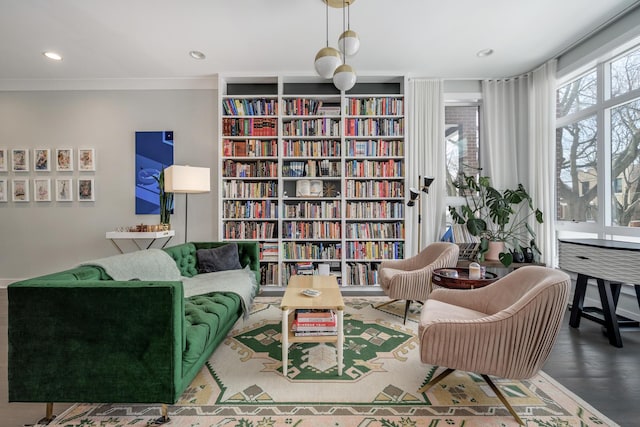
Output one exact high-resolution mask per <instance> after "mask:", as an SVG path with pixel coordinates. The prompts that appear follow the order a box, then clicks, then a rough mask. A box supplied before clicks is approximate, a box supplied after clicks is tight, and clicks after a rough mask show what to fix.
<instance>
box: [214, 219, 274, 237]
mask: <svg viewBox="0 0 640 427" xmlns="http://www.w3.org/2000/svg"><path fill="white" fill-rule="evenodd" d="M223 233H224V238H225V239H275V238H276V237H277V235H278V224H277V223H275V222H255V221H227V222H225V223H224V230H223Z"/></svg>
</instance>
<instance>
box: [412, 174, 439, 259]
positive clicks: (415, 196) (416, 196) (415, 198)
mask: <svg viewBox="0 0 640 427" xmlns="http://www.w3.org/2000/svg"><path fill="white" fill-rule="evenodd" d="M422 179H423V177H422V176H420V175H418V183H419V184H420V185H421V186H422V187H420V189H419V190H416V189H415V188H413V187H411V188H409V197H410V198H409V201H408V202H407V206H409V207H412V206H415V205H416V202H417V203H418V251H421V250H422V246H421V242H420V239H421V236H422V201H421V197H420V192H422V193H425V194H429V187H430V186H431V184H433V178H432V177H428V176H425V177H424V181H422Z"/></svg>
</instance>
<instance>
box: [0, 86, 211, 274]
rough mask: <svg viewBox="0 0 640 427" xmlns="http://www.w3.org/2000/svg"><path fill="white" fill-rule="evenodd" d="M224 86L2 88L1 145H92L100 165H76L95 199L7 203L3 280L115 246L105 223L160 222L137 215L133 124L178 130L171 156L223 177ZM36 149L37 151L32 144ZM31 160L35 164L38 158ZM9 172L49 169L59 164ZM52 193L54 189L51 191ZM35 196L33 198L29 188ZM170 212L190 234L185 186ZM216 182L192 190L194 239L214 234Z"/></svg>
mask: <svg viewBox="0 0 640 427" xmlns="http://www.w3.org/2000/svg"><path fill="white" fill-rule="evenodd" d="M217 115H218V110H217V91H216V90H211V89H204V90H203V89H198V90H83V91H74V90H65V91H7V92H0V147H3V148H7V149H9V150H10V149H12V148H23V147H24V148H28V149H30V150H32V149H33V148H50V149H51V150H52V154H53V153H54V150H55V149H56V148H62V147H72V148H74V149H77V148H79V147H91V148H95V150H96V166H97V170H96V171H95V172H83V173H82V174H81V173H79V172H78V171H77V167H76V168H75V169H76V171H74V172H73V174H72V177H73V178H74V191H77V188H76V187H75V186H76V184H77V181H76V179H77V178H78V177H79V176H87V177H89V176H92V177H93V178H94V179H95V197H96V201H95V202H78V201H77V196H76V195H74V201H73V202H71V203H69V202H66V203H64V202H55V201H52V202H37V203H36V202H33V201H31V202H29V203H14V202H12V201H11V197H9V202H7V203H0V286H2V285H3V284H4V285H6V284H7V283H8V282H10V281H12V280H13V279H20V278H26V277H33V276H35V275H40V274H44V273H49V272H55V271H59V270H62V269H64V268H68V267H73V266H75V265H77V264H78V263H79V262H82V261H86V260H89V259H93V258H99V257H105V256H109V255H114V254H117V253H118V252H117V249H116V248H115V247H114V246H113V244H112V243H111V242H110V241H108V240H106V239H105V232H107V231H112V230H115V228H116V227H120V226H128V225H135V224H141V223H144V224H157V223H158V222H159V216H158V215H135V191H134V182H135V181H134V178H135V177H134V173H135V172H134V169H135V155H134V152H135V132H136V131H145V130H146V131H162V130H172V131H173V132H174V163H176V164H188V165H192V166H209V167H211V168H212V169H211V178H212V184H214V183H215V182H217V180H216V176H217V173H218V171H217V167H216V165H217V155H218V154H217V153H218V150H217V145H216V139H217ZM31 154H32V152H31ZM31 169H33V167H31ZM53 169H54V170H52V171H51V172H48V173H43V172H39V173H37V174H36V173H35V172H33V171H32V172H29V173H28V174H25V173H22V174H16V173H14V172H0V175H1V176H2V177H6V178H8V179H9V180H12V179H13V178H14V177H16V176H18V177H27V176H28V177H29V178H30V179H33V178H34V177H36V176H38V177H48V178H51V179H52V185H53V184H54V180H55V178H56V177H60V176H66V175H68V174H69V173H67V174H63V173H61V172H55V168H53ZM54 199H55V198H54ZM31 200H33V197H31ZM175 205H176V209H175V213H174V215H172V217H171V222H172V227H173V228H174V229H175V230H176V236H175V237H174V238H173V239H172V241H171V242H170V244H169V245H172V244H177V243H181V242H183V241H184V195H176V202H175ZM217 213H218V209H217V191H216V188H215V186H214V185H212V191H211V193H208V194H194V195H191V196H190V197H189V222H188V225H189V231H188V237H189V240H191V241H196V240H200V241H201V240H217V223H218V218H217V215H218V214H217Z"/></svg>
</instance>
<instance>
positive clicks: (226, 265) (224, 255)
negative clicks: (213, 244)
mask: <svg viewBox="0 0 640 427" xmlns="http://www.w3.org/2000/svg"><path fill="white" fill-rule="evenodd" d="M196 257H197V259H198V273H213V272H216V271H228V270H240V269H241V268H242V266H241V265H240V259H239V258H238V245H236V244H235V243H229V244H227V245H224V246H219V247H217V248H210V249H198V250H197V251H196Z"/></svg>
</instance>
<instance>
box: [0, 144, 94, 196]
mask: <svg viewBox="0 0 640 427" xmlns="http://www.w3.org/2000/svg"><path fill="white" fill-rule="evenodd" d="M95 170H96V151H95V149H93V148H55V149H51V148H35V149H27V148H11V149H9V148H0V202H15V203H27V202H32V201H33V202H73V201H76V200H77V201H79V202H94V201H95V200H96V191H95V180H94V178H93V174H92V173H93V172H95ZM75 172H77V173H78V174H77V176H76V175H75Z"/></svg>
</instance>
